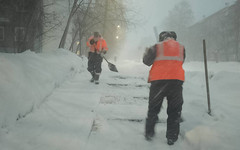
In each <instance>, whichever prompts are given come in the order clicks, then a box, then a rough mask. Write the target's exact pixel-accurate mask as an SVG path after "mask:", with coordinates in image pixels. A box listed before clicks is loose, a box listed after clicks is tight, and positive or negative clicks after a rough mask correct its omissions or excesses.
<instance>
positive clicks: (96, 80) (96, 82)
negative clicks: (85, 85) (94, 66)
mask: <svg viewBox="0 0 240 150" xmlns="http://www.w3.org/2000/svg"><path fill="white" fill-rule="evenodd" d="M99 76H100V75H98V74H95V76H94V80H95V84H99Z"/></svg>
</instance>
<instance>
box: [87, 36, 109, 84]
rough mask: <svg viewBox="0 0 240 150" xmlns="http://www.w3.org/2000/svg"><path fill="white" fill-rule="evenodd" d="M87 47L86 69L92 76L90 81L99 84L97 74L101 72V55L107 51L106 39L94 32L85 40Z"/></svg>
mask: <svg viewBox="0 0 240 150" xmlns="http://www.w3.org/2000/svg"><path fill="white" fill-rule="evenodd" d="M87 46H88V47H89V53H88V68H87V69H88V71H89V72H90V73H91V75H92V78H91V80H90V82H95V84H99V76H100V74H101V72H102V61H103V56H104V55H105V54H106V53H107V50H108V47H107V43H106V41H105V40H104V39H103V38H102V37H101V35H100V34H99V32H94V34H93V36H91V37H90V38H89V39H88V41H87Z"/></svg>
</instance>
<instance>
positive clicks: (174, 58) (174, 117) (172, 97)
mask: <svg viewBox="0 0 240 150" xmlns="http://www.w3.org/2000/svg"><path fill="white" fill-rule="evenodd" d="M176 39H177V35H176V33H175V32H173V31H171V32H167V31H164V32H161V33H160V35H159V43H157V44H155V45H154V46H152V47H150V48H147V49H146V52H145V54H144V56H143V63H144V64H146V65H147V66H151V65H152V67H151V70H150V72H149V82H150V83H151V87H150V94H149V105H148V113H147V119H146V125H145V138H146V140H152V138H153V136H154V134H155V131H154V127H155V124H156V122H157V120H158V113H159V112H160V108H161V106H162V102H163V99H164V97H166V98H167V103H168V107H167V114H168V118H167V132H166V138H167V142H168V144H169V145H173V144H174V142H176V141H177V139H178V135H179V128H180V120H181V111H182V105H183V96H182V90H183V88H182V85H183V82H184V80H185V72H184V70H183V68H182V65H183V62H184V59H185V48H184V46H183V45H181V44H180V43H179V42H177V41H176Z"/></svg>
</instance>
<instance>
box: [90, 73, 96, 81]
mask: <svg viewBox="0 0 240 150" xmlns="http://www.w3.org/2000/svg"><path fill="white" fill-rule="evenodd" d="M91 75H92V78H91V80H90V82H94V76H95V73H94V72H91Z"/></svg>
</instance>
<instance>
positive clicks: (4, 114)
mask: <svg viewBox="0 0 240 150" xmlns="http://www.w3.org/2000/svg"><path fill="white" fill-rule="evenodd" d="M83 65H85V64H84V63H83V61H82V60H81V59H79V57H77V56H76V55H74V54H72V53H70V52H68V51H66V50H63V49H58V50H54V51H52V52H47V53H42V54H36V53H34V52H31V51H26V52H24V53H21V54H7V53H1V54H0V110H1V111H0V112H1V113H0V127H1V128H4V127H7V126H9V125H11V124H14V123H15V121H16V120H18V119H20V118H22V117H24V116H26V115H27V114H28V113H31V112H32V111H33V110H34V109H35V108H36V107H39V105H41V103H43V102H44V100H45V99H46V98H47V96H48V95H50V94H51V92H52V91H53V90H54V89H55V88H57V87H59V86H60V85H61V83H62V82H63V81H65V80H66V79H67V78H70V77H71V76H72V75H74V74H75V73H76V72H79V71H83V69H84V67H83Z"/></svg>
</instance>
